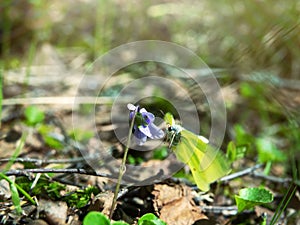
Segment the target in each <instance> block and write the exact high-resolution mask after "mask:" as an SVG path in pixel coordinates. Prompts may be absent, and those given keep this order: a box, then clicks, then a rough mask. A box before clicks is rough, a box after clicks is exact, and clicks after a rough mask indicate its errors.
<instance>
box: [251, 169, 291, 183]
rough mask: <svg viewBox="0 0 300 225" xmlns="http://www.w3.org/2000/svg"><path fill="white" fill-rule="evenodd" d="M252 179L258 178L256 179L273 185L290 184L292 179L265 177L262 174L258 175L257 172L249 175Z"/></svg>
mask: <svg viewBox="0 0 300 225" xmlns="http://www.w3.org/2000/svg"><path fill="white" fill-rule="evenodd" d="M251 175H252V176H253V177H258V178H262V179H264V180H268V181H271V182H274V183H282V184H284V183H290V182H292V178H288V177H287V178H281V177H275V176H270V175H266V174H264V173H259V172H255V171H254V172H253V173H252V174H251Z"/></svg>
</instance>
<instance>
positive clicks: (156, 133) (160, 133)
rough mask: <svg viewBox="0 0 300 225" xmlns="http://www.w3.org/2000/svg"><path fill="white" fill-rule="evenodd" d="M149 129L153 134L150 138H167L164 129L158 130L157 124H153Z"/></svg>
mask: <svg viewBox="0 0 300 225" xmlns="http://www.w3.org/2000/svg"><path fill="white" fill-rule="evenodd" d="M148 127H149V130H150V133H151V136H148V137H150V138H153V139H160V138H163V137H164V136H165V132H164V131H163V130H162V129H160V128H158V127H157V126H156V125H155V124H153V123H151V124H150V125H149V126H148Z"/></svg>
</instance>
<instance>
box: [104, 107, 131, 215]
mask: <svg viewBox="0 0 300 225" xmlns="http://www.w3.org/2000/svg"><path fill="white" fill-rule="evenodd" d="M135 116H136V111H135V112H134V114H133V117H132V120H131V123H130V127H129V133H128V140H127V145H126V148H125V151H124V156H123V159H122V164H121V165H120V169H119V177H118V182H117V185H116V189H115V193H114V198H113V201H112V204H111V209H110V212H109V219H110V220H111V219H112V216H113V213H114V209H115V207H116V204H117V198H118V193H119V190H120V185H121V181H122V177H123V174H124V173H125V170H126V167H125V163H126V159H127V153H128V150H129V146H130V140H131V135H132V129H133V125H134V120H135Z"/></svg>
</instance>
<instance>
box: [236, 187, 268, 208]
mask: <svg viewBox="0 0 300 225" xmlns="http://www.w3.org/2000/svg"><path fill="white" fill-rule="evenodd" d="M235 201H236V204H237V207H238V211H239V212H242V211H243V210H245V209H252V208H253V207H254V206H256V205H261V204H265V203H270V202H272V201H273V194H272V193H271V192H270V191H268V190H266V189H265V188H243V189H241V190H240V191H239V195H235Z"/></svg>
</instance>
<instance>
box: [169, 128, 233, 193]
mask: <svg viewBox="0 0 300 225" xmlns="http://www.w3.org/2000/svg"><path fill="white" fill-rule="evenodd" d="M174 153H175V155H176V157H177V158H178V160H179V161H181V162H183V163H186V164H188V165H189V167H190V170H191V172H192V175H193V178H194V180H195V183H196V184H197V186H198V187H199V189H201V190H203V191H208V190H209V185H210V183H213V182H214V181H216V180H218V179H220V178H221V177H223V176H225V175H227V174H228V173H229V172H230V166H229V164H228V163H227V161H226V158H225V156H224V155H223V154H222V152H220V151H217V150H215V149H213V148H212V147H211V146H210V145H208V144H207V141H206V140H205V138H204V137H201V136H198V135H195V134H194V133H192V132H190V131H188V130H185V129H183V130H182V131H181V140H180V143H178V145H177V146H176V147H175V148H174Z"/></svg>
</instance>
